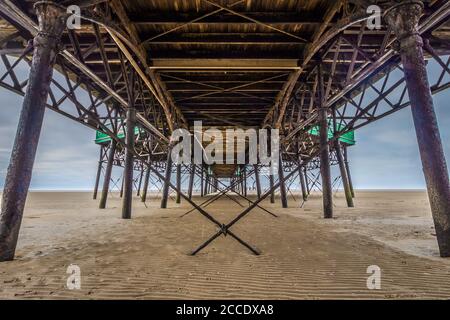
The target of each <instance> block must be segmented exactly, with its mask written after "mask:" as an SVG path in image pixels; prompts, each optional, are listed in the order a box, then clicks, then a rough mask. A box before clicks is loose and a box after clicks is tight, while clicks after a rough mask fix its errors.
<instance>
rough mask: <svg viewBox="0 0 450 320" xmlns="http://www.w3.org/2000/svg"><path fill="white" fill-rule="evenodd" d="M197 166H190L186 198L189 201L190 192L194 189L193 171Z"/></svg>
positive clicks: (190, 197)
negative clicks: (187, 197)
mask: <svg viewBox="0 0 450 320" xmlns="http://www.w3.org/2000/svg"><path fill="white" fill-rule="evenodd" d="M196 168H197V166H196V165H195V164H192V166H191V174H190V176H189V188H188V196H189V199H191V200H192V190H193V188H194V179H195V170H196Z"/></svg>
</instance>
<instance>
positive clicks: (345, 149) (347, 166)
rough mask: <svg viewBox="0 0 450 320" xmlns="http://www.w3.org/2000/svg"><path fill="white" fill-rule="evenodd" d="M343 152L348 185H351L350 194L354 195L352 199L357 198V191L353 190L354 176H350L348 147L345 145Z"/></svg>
mask: <svg viewBox="0 0 450 320" xmlns="http://www.w3.org/2000/svg"><path fill="white" fill-rule="evenodd" d="M342 150H343V153H344V163H345V171H346V172H347V178H348V183H349V185H350V192H351V193H352V198H354V197H355V190H354V189H353V182H352V175H351V174H350V166H349V164H348V150H347V146H345V145H343V146H342Z"/></svg>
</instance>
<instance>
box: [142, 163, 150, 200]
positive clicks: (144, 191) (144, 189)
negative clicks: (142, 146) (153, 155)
mask: <svg viewBox="0 0 450 320" xmlns="http://www.w3.org/2000/svg"><path fill="white" fill-rule="evenodd" d="M149 158H150V157H149ZM149 165H151V162H150V159H149ZM150 172H151V170H150V168H147V170H146V171H145V178H144V186H143V187H142V195H141V202H145V201H147V192H148V183H149V182H150Z"/></svg>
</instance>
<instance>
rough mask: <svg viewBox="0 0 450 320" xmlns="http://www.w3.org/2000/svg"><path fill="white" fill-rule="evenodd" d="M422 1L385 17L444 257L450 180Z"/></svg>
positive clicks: (449, 228)
mask: <svg viewBox="0 0 450 320" xmlns="http://www.w3.org/2000/svg"><path fill="white" fill-rule="evenodd" d="M422 12H423V3H422V1H403V2H401V3H399V4H397V5H395V6H394V7H392V8H390V9H389V10H388V11H387V12H386V14H385V19H386V21H387V23H388V24H389V26H390V27H391V28H392V30H393V31H394V33H395V35H396V37H397V39H398V41H399V43H398V44H399V52H400V56H401V59H402V64H403V70H404V73H405V80H406V85H407V87H408V92H409V98H410V101H411V112H412V115H413V121H414V126H415V129H416V135H417V142H418V144H419V150H420V156H421V159H422V166H423V172H424V175H425V180H426V184H427V189H428V197H429V200H430V205H431V212H432V215H433V220H434V224H435V229H436V237H437V241H438V245H439V250H440V254H441V256H442V257H450V183H449V174H448V169H447V163H446V161H445V156H444V151H443V148H442V143H441V137H440V134H439V128H438V124H437V120H436V114H435V112H434V106H433V98H432V96H431V90H430V85H429V82H428V76H427V70H426V64H425V59H424V54H423V49H422V46H423V40H422V38H421V36H420V35H419V32H418V23H419V19H420V17H421V15H422Z"/></svg>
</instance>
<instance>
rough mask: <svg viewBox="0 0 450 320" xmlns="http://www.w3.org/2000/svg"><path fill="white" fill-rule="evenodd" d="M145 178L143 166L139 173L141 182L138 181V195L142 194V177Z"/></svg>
mask: <svg viewBox="0 0 450 320" xmlns="http://www.w3.org/2000/svg"><path fill="white" fill-rule="evenodd" d="M143 178H144V168H142V170H141V172H140V173H139V183H138V189H137V193H136V196H138V197H140V196H141V187H142V179H143Z"/></svg>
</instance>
